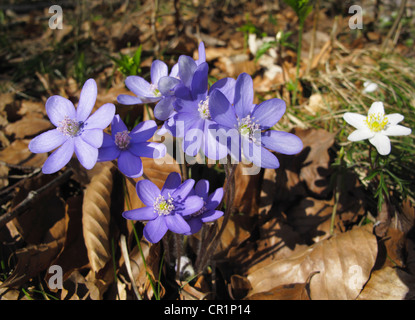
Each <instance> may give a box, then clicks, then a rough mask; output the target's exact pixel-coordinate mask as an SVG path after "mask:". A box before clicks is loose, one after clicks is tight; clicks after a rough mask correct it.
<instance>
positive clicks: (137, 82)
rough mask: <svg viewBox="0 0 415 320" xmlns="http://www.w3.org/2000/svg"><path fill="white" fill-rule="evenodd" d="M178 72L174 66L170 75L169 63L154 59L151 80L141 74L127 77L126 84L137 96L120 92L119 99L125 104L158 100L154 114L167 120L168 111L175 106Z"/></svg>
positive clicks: (160, 118)
mask: <svg viewBox="0 0 415 320" xmlns="http://www.w3.org/2000/svg"><path fill="white" fill-rule="evenodd" d="M177 73H178V68H177V67H174V68H173V69H172V71H171V73H170V76H169V74H168V67H167V64H165V63H164V62H163V61H160V60H154V61H153V63H152V64H151V70H150V74H151V76H150V77H151V82H148V81H147V80H145V79H144V78H142V77H140V76H129V77H127V78H126V79H125V85H126V86H127V88H128V89H129V90H130V91H131V92H133V93H134V94H135V95H136V96H131V95H127V94H120V95H119V96H118V97H117V101H118V102H119V103H121V104H124V105H134V104H143V103H153V102H157V104H156V106H155V108H154V115H155V117H156V118H157V119H159V120H165V117H167V116H168V111H169V110H171V109H172V108H173V106H172V104H173V102H174V95H173V93H174V91H173V89H174V87H175V86H176V85H177V84H178V83H179V82H180V80H179V79H177V77H176V75H177ZM166 109H167V111H166Z"/></svg>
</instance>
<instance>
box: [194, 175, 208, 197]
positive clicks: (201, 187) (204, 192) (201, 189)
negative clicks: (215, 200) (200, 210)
mask: <svg viewBox="0 0 415 320" xmlns="http://www.w3.org/2000/svg"><path fill="white" fill-rule="evenodd" d="M195 193H196V195H198V196H199V197H202V198H203V200H204V201H206V200H207V198H208V195H209V181H208V180H206V179H202V180H199V181H198V182H197V183H196V185H195Z"/></svg>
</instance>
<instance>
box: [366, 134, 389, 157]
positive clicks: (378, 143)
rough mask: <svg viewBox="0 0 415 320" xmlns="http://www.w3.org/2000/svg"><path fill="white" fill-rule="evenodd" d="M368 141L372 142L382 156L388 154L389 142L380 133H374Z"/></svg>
mask: <svg viewBox="0 0 415 320" xmlns="http://www.w3.org/2000/svg"><path fill="white" fill-rule="evenodd" d="M369 142H370V143H371V144H373V145H374V146H375V147H376V150H377V151H378V152H379V154H381V155H383V156H385V155H388V154H389V153H390V152H391V143H390V140H389V138H388V137H387V136H385V135H383V134H381V133H378V134H375V136H374V137H373V138H371V139H369Z"/></svg>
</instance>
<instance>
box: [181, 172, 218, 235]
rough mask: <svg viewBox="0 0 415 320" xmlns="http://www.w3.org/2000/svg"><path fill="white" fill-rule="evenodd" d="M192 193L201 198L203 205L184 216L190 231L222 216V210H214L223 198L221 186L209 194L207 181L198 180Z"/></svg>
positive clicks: (191, 232)
mask: <svg viewBox="0 0 415 320" xmlns="http://www.w3.org/2000/svg"><path fill="white" fill-rule="evenodd" d="M194 194H195V195H196V196H198V197H200V198H201V199H202V200H203V207H202V209H200V210H199V211H197V212H195V213H193V214H191V215H188V216H186V218H185V219H186V221H187V223H188V224H189V226H190V229H191V231H190V233H189V234H194V233H196V232H198V231H199V230H200V229H201V228H202V225H203V223H207V222H212V221H215V220H217V219H219V218H220V217H222V216H223V211H220V210H216V208H217V207H218V206H219V205H220V203H221V201H222V198H223V188H218V189H216V190H215V191H214V192H212V193H211V194H209V181H208V180H206V179H202V180H199V181H198V182H197V183H196V185H195V188H194Z"/></svg>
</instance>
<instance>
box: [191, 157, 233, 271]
mask: <svg viewBox="0 0 415 320" xmlns="http://www.w3.org/2000/svg"><path fill="white" fill-rule="evenodd" d="M235 169H236V164H231V159H230V157H229V156H228V159H227V163H226V164H225V173H226V184H225V188H224V193H225V197H226V198H225V199H226V200H225V201H226V210H225V215H224V218H223V221H222V225H221V227H220V229H219V232H218V233H217V234H216V236H215V237H214V239H213V240H212V242H211V243H210V246H209V247H207V250H204V252H203V250H202V252H203V253H204V254H203V257H202V258H200V257H198V258H200V260H199V261H198V262H199V263H196V265H195V269H196V272H197V273H199V272H202V271H203V270H204V269H205V267H206V266H207V264H208V263H209V259H210V258H212V256H213V254H214V253H215V251H216V248H217V246H218V245H219V242H220V238H221V237H222V234H223V231H224V230H225V228H226V225H227V223H228V221H229V218H230V216H231V213H232V207H233V201H234V196H235V180H234V174H235ZM209 239H211V237H207V238H206V242H207V241H209ZM207 245H208V243H203V244H202V246H207Z"/></svg>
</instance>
